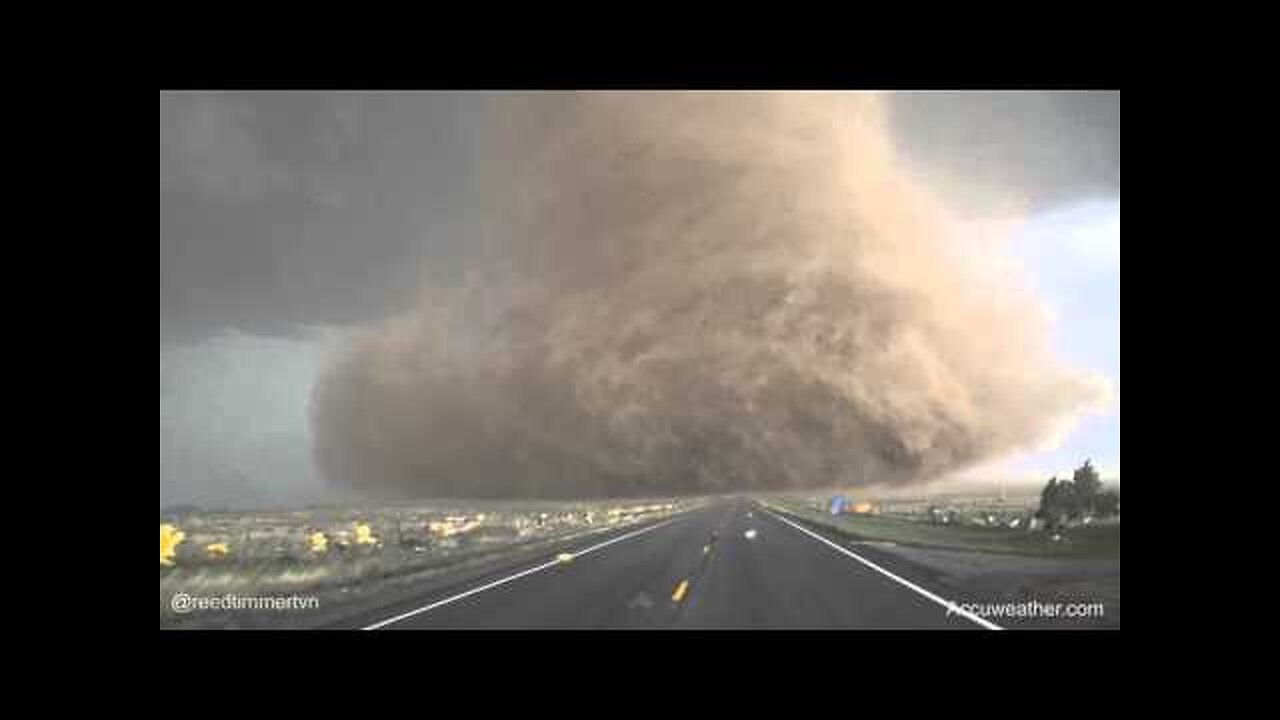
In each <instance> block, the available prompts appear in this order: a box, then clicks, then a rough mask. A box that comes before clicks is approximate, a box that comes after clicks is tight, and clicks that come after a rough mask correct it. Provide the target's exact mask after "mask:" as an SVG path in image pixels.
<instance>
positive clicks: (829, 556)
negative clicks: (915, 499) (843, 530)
mask: <svg viewBox="0 0 1280 720" xmlns="http://www.w3.org/2000/svg"><path fill="white" fill-rule="evenodd" d="M873 552H874V551H872V550H870V549H864V548H860V547H856V546H853V545H851V544H850V543H849V542H847V541H842V540H841V539H839V538H838V537H832V536H828V535H826V534H824V533H823V532H821V531H818V530H815V529H812V528H808V527H805V526H803V525H800V524H798V523H795V522H794V521H792V520H790V519H789V518H786V517H784V516H780V515H776V514H774V513H772V512H771V511H769V510H766V509H764V508H762V507H760V506H759V505H757V504H756V503H754V502H752V501H749V500H746V499H740V500H732V501H726V502H722V503H718V504H715V505H711V506H708V507H703V508H699V509H696V510H693V511H690V512H687V513H683V514H680V515H677V516H675V517H673V518H670V519H668V520H666V521H662V522H658V523H653V524H649V525H644V526H639V527H633V528H628V529H625V530H620V531H615V532H612V533H609V534H606V535H602V536H597V537H593V538H591V539H589V540H585V541H579V542H577V543H573V544H566V546H565V547H563V548H560V549H559V550H558V551H557V552H553V553H551V554H549V555H548V556H547V557H544V558H540V559H538V560H536V561H532V562H525V563H523V564H517V565H513V566H510V567H504V568H499V569H496V570H494V571H493V572H490V573H489V574H487V575H486V576H483V577H479V578H467V579H465V580H459V581H458V582H456V583H453V584H450V583H447V582H446V583H444V584H442V585H441V584H438V585H437V586H436V587H434V588H432V589H430V590H425V591H424V593H423V594H422V595H421V596H420V597H416V598H414V599H413V600H411V601H408V602H402V603H399V604H397V605H395V606H393V607H388V608H383V609H382V610H379V611H377V612H373V613H367V614H365V615H363V616H361V617H357V618H352V619H351V621H350V622H348V623H344V624H343V626H346V627H355V628H362V629H369V630H375V629H376V630H382V629H386V630H393V629H405V630H413V629H418V630H425V629H685V628H687V629H757V630H758V629H827V628H838V629H983V628H984V624H983V621H981V620H979V619H977V618H973V617H970V616H966V614H964V613H963V612H961V613H957V612H955V609H954V607H951V608H949V607H948V605H947V601H946V599H944V598H941V597H939V596H937V595H934V594H933V592H932V591H930V590H929V589H928V587H926V586H925V585H924V584H923V583H922V582H921V581H919V578H918V577H915V578H913V577H912V575H911V574H910V572H909V568H902V567H895V566H893V565H892V563H891V562H890V561H889V560H888V559H886V558H884V557H878V556H876V555H874V554H872V553H873ZM986 629H995V628H994V626H991V625H987V626H986Z"/></svg>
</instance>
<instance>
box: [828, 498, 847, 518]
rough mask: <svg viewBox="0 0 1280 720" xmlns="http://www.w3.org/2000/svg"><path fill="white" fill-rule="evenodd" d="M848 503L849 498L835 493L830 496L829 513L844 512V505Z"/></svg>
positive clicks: (837, 513)
mask: <svg viewBox="0 0 1280 720" xmlns="http://www.w3.org/2000/svg"><path fill="white" fill-rule="evenodd" d="M848 504H849V499H848V498H846V497H845V496H843V495H837V496H835V497H833V498H831V514H832V515H839V514H840V513H843V512H844V507H845V505H848Z"/></svg>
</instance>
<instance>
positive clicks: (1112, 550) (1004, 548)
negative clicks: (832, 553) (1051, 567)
mask: <svg viewBox="0 0 1280 720" xmlns="http://www.w3.org/2000/svg"><path fill="white" fill-rule="evenodd" d="M770 504H772V505H774V506H775V508H776V509H779V510H783V511H786V512H788V513H790V514H792V515H793V516H796V517H800V518H804V519H806V520H809V521H812V522H814V523H815V524H818V525H822V526H824V527H828V528H831V529H834V530H837V531H839V532H841V533H844V534H846V535H849V536H851V537H853V538H856V539H859V540H871V541H879V542H892V543H897V544H900V545H914V546H921V547H934V548H947V549H957V550H978V551H984V552H998V553H1011V554H1018V555H1036V556H1062V557H1095V556H1097V557H1119V556H1120V526H1119V525H1118V524H1114V525H1096V526H1091V527H1077V528H1068V529H1065V530H1062V531H1061V532H1060V535H1061V540H1060V541H1056V542H1055V541H1054V540H1052V538H1051V536H1052V535H1053V533H1048V532H1043V531H1034V532H1032V531H1027V530H1024V529H1009V528H990V527H972V526H957V525H934V524H931V523H927V522H919V521H913V520H904V519H899V518H891V517H883V516H874V515H838V516H835V515H830V514H829V513H825V512H822V511H818V510H814V509H813V508H811V507H808V506H807V505H806V503H805V502H804V501H802V500H797V499H774V500H773V501H772V502H771V503H770Z"/></svg>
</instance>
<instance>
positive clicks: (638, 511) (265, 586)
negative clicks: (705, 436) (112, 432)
mask: <svg viewBox="0 0 1280 720" xmlns="http://www.w3.org/2000/svg"><path fill="white" fill-rule="evenodd" d="M698 502H699V501H691V500H684V501H666V500H652V501H634V500H632V501H627V502H621V503H619V502H614V503H604V502H596V503H496V502H473V503H432V504H430V505H411V504H403V505H391V506H386V507H381V508H350V507H329V508H316V509H309V510H299V511H293V512H274V513H270V512H259V513H227V512H219V513H200V512H195V513H182V514H179V515H174V514H169V515H166V514H165V513H161V518H160V523H161V527H160V536H161V537H160V556H161V563H160V624H161V627H162V628H163V627H166V626H171V625H178V624H184V623H189V622H191V618H189V617H179V616H178V615H177V614H175V612H174V610H173V608H172V607H171V604H170V601H171V599H172V598H173V596H174V595H175V593H180V592H181V593H188V594H191V595H194V596H220V595H224V594H228V593H234V594H246V595H248V594H252V595H282V594H317V593H319V594H325V595H327V596H329V597H335V596H336V597H341V595H342V594H344V593H348V592H351V593H354V592H355V591H357V590H364V589H367V588H368V586H370V585H373V584H377V583H379V582H380V581H386V580H391V579H397V578H405V577H416V576H419V575H424V574H430V573H432V572H435V571H439V570H443V569H446V568H454V567H458V566H462V565H466V564H468V563H474V562H477V561H482V560H484V559H486V558H491V557H494V556H498V555H501V554H503V553H508V552H513V551H518V550H520V549H524V548H529V547H534V546H537V545H539V544H541V543H545V542H549V541H554V540H563V539H566V538H572V537H577V536H581V535H586V534H590V533H594V532H598V531H601V530H605V529H608V528H611V527H621V526H626V525H630V524H634V523H638V522H643V521H646V520H650V519H653V518H658V517H664V516H667V515H670V514H672V513H675V512H679V511H681V510H683V509H686V508H688V507H690V506H692V505H695V504H697V503H698ZM206 620H207V618H206Z"/></svg>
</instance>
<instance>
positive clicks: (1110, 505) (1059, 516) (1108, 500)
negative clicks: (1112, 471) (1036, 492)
mask: <svg viewBox="0 0 1280 720" xmlns="http://www.w3.org/2000/svg"><path fill="white" fill-rule="evenodd" d="M1119 512H1120V493H1119V492H1118V491H1115V490H1105V491H1104V490H1103V489H1102V480H1101V479H1100V478H1099V477H1098V471H1097V470H1096V469H1094V467H1093V463H1092V461H1089V460H1085V462H1084V465H1081V466H1080V467H1079V468H1077V469H1076V471H1075V473H1074V474H1072V476H1071V479H1070V480H1059V479H1058V478H1057V477H1056V476H1055V477H1051V478H1049V484H1047V485H1045V487H1044V490H1043V491H1042V492H1041V493H1040V509H1039V510H1038V511H1037V512H1036V517H1038V518H1041V519H1043V520H1044V521H1045V524H1046V525H1047V526H1048V527H1051V528H1052V527H1058V526H1060V525H1062V524H1063V523H1065V522H1067V521H1071V520H1079V519H1080V518H1082V517H1085V516H1093V517H1109V516H1112V515H1117V514H1119Z"/></svg>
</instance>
